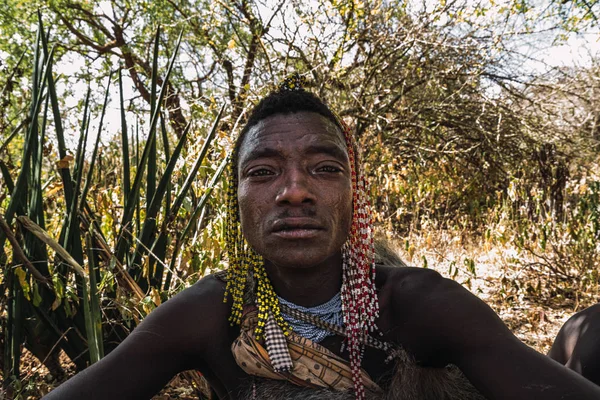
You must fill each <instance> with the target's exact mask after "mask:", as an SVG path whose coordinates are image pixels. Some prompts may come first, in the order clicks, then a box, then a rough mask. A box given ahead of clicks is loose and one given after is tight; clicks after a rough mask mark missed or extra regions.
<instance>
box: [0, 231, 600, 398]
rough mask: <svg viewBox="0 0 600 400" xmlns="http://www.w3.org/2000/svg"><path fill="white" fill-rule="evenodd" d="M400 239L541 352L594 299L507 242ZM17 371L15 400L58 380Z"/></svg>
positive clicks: (410, 257)
mask: <svg viewBox="0 0 600 400" xmlns="http://www.w3.org/2000/svg"><path fill="white" fill-rule="evenodd" d="M405 240H407V242H409V243H411V246H408V249H407V246H405V245H404V244H403V243H405V242H402V241H399V242H398V243H397V248H398V252H399V253H400V254H401V256H402V258H403V259H404V260H405V261H406V262H407V263H408V264H409V265H413V266H416V267H424V266H426V267H428V268H432V269H435V270H437V271H438V272H440V273H441V274H442V275H444V276H446V277H449V278H452V279H455V280H457V281H458V282H460V283H461V284H463V285H464V286H465V287H467V288H468V289H469V290H471V291H472V292H473V293H475V294H476V295H477V296H479V297H480V298H482V299H483V300H485V301H486V302H487V303H488V304H489V305H490V306H491V307H492V308H493V309H494V310H495V311H496V312H497V313H498V314H499V315H500V317H501V318H502V320H503V321H504V322H505V323H506V324H507V325H508V327H509V328H510V329H511V330H512V331H513V332H514V333H515V334H516V335H517V336H518V337H519V338H520V339H521V340H522V341H523V342H524V343H526V344H527V345H529V346H531V347H532V348H534V349H536V350H537V351H539V352H542V353H544V354H545V353H547V352H548V350H549V348H550V346H551V344H552V341H553V340H554V337H555V336H556V334H557V333H558V330H559V329H560V327H561V326H562V324H563V323H564V322H565V321H566V320H567V319H568V318H569V316H571V315H572V314H573V313H574V312H576V311H578V310H581V309H583V308H585V307H587V306H589V305H591V304H593V303H594V302H598V301H599V298H598V292H592V293H577V292H570V291H569V290H568V285H567V289H565V288H564V286H565V283H564V282H562V284H561V289H560V290H554V289H555V288H554V285H553V283H552V280H551V279H549V278H548V279H546V278H545V275H544V273H545V272H544V271H540V270H533V269H532V268H528V267H524V265H525V266H526V265H527V262H524V260H523V255H521V254H517V253H516V250H515V249H514V248H512V247H510V246H505V247H499V246H496V247H494V248H487V247H489V246H487V245H486V244H485V243H468V242H463V241H461V239H460V235H458V236H457V235H456V234H455V233H448V234H446V233H443V232H441V233H437V234H432V235H424V236H419V237H411V238H408V239H405ZM416 249H418V250H416ZM557 286H558V285H557ZM62 361H64V362H63V366H64V368H65V369H66V371H67V374H68V375H72V374H73V373H74V372H75V371H74V368H73V366H72V365H70V364H69V363H68V360H67V358H66V357H64V356H63V357H62ZM21 371H22V373H23V378H22V379H21V384H22V388H23V389H24V390H22V392H24V393H27V394H26V395H25V396H22V397H20V399H37V398H40V397H41V396H42V395H44V394H46V393H48V391H50V390H51V389H52V388H54V387H55V386H56V385H58V384H59V383H60V382H59V381H57V380H56V379H55V378H54V377H52V376H50V375H49V374H48V371H47V370H46V369H45V367H44V366H43V365H41V364H40V362H39V361H38V360H37V359H36V358H35V357H33V356H32V355H31V354H30V353H28V352H27V351H25V353H24V356H23V360H22V367H21ZM190 376H192V374H188V375H187V376H184V375H178V376H177V377H175V378H173V380H172V381H171V382H170V383H169V384H168V385H167V386H166V387H165V388H164V389H163V390H162V391H161V393H159V394H158V395H156V396H154V398H153V400H167V399H185V400H187V399H198V395H197V394H196V393H197V389H196V387H198V380H197V379H195V380H196V382H192V381H191V379H190ZM3 399H8V396H7V395H6V393H4V394H2V393H0V400H3Z"/></svg>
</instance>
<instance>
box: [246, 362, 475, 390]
mask: <svg viewBox="0 0 600 400" xmlns="http://www.w3.org/2000/svg"><path fill="white" fill-rule="evenodd" d="M383 380H384V381H387V382H381V386H382V387H383V388H385V393H384V394H383V395H374V394H370V395H367V398H366V399H367V400H486V398H485V397H484V396H483V395H481V394H480V393H479V392H478V391H477V389H475V388H474V387H473V385H472V384H471V383H470V382H469V381H468V379H467V378H466V377H465V376H464V375H463V373H462V372H461V371H460V370H459V369H458V368H457V367H455V366H448V367H446V368H421V367H419V366H417V365H416V364H415V363H414V361H413V360H412V359H411V357H410V356H409V355H408V354H407V353H406V352H401V354H399V359H398V361H397V364H396V369H395V372H394V374H393V376H392V377H391V379H390V377H388V379H383ZM254 383H255V384H254V387H252V384H250V387H249V389H248V390H247V392H246V393H244V394H243V395H242V396H240V398H241V399H244V400H251V399H261V400H271V399H272V400H275V399H277V400H279V399H287V400H354V399H355V398H356V396H355V395H354V393H353V391H343V392H340V391H333V390H328V389H308V388H305V387H300V386H296V385H293V384H291V383H289V382H286V381H278V380H271V379H262V378H254ZM386 383H387V384H386Z"/></svg>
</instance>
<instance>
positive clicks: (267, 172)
mask: <svg viewBox="0 0 600 400" xmlns="http://www.w3.org/2000/svg"><path fill="white" fill-rule="evenodd" d="M269 175H273V171H271V170H268V169H265V168H260V169H255V170H251V171H249V172H248V176H269Z"/></svg>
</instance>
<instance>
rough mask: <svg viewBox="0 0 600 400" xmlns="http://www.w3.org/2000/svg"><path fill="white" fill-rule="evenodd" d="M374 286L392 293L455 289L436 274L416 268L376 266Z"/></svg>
mask: <svg viewBox="0 0 600 400" xmlns="http://www.w3.org/2000/svg"><path fill="white" fill-rule="evenodd" d="M376 272H377V274H376V278H377V280H376V285H377V287H380V288H385V290H392V291H394V292H396V291H400V292H411V293H412V292H418V293H423V292H429V291H430V290H433V289H441V288H443V287H446V288H448V289H450V288H453V287H455V285H454V283H453V281H452V280H450V279H446V278H444V277H443V276H442V275H440V274H439V273H438V272H436V271H434V270H431V269H426V268H417V267H407V266H398V267H393V266H387V265H378V266H377V269H376Z"/></svg>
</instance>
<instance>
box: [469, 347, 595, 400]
mask: <svg viewBox="0 0 600 400" xmlns="http://www.w3.org/2000/svg"><path fill="white" fill-rule="evenodd" d="M458 364H459V365H458V366H459V367H460V368H461V370H462V371H463V372H464V374H465V375H466V376H467V378H469V380H470V381H471V383H473V385H474V386H475V387H476V388H477V389H478V390H479V391H481V393H482V394H483V395H484V396H486V397H487V398H488V399H490V400H508V399H510V400H531V399H544V400H588V399H589V400H598V399H600V387H599V386H596V385H595V384H593V383H592V382H590V381H588V380H587V379H585V378H583V377H581V376H580V375H578V374H576V373H575V372H573V371H571V370H569V369H568V368H566V367H564V366H562V365H560V364H559V363H557V362H556V361H554V360H552V359H550V358H548V357H546V356H544V355H542V354H540V353H538V352H536V351H535V350H533V349H531V348H529V347H528V346H526V345H525V344H523V343H521V342H518V341H517V340H516V339H515V341H514V342H513V343H510V344H508V345H503V346H497V347H494V348H493V349H490V348H487V349H482V350H481V351H475V352H474V354H470V355H465V357H463V358H462V360H460V362H459V363H458Z"/></svg>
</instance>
